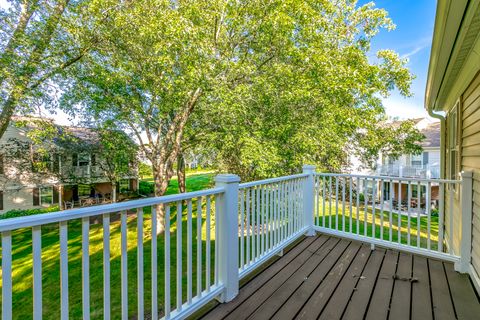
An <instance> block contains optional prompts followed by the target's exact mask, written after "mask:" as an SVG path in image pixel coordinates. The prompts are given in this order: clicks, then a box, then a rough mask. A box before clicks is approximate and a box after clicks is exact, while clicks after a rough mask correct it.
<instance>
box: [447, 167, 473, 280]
mask: <svg viewBox="0 0 480 320" xmlns="http://www.w3.org/2000/svg"><path fill="white" fill-rule="evenodd" d="M461 175H462V188H461V191H460V192H461V204H460V205H461V214H462V219H461V223H462V226H461V232H462V238H461V242H460V261H459V262H458V263H457V264H456V265H455V270H457V271H458V272H461V273H467V272H468V270H469V267H470V259H471V250H472V187H473V182H472V176H473V175H472V172H462V174H461ZM450 236H452V235H450Z"/></svg>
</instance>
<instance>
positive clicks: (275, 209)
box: [272, 183, 280, 247]
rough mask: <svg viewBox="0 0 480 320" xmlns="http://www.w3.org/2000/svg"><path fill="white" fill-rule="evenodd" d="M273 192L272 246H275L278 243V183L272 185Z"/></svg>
mask: <svg viewBox="0 0 480 320" xmlns="http://www.w3.org/2000/svg"><path fill="white" fill-rule="evenodd" d="M272 192H273V195H272V196H273V246H274V247H275V246H276V245H277V244H278V229H279V225H280V224H279V218H278V206H279V201H278V183H276V184H274V185H273V187H272Z"/></svg>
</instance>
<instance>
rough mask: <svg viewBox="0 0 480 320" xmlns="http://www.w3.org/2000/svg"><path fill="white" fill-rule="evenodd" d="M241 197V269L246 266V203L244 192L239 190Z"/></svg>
mask: <svg viewBox="0 0 480 320" xmlns="http://www.w3.org/2000/svg"><path fill="white" fill-rule="evenodd" d="M239 195H240V269H243V268H244V266H245V262H244V258H245V257H244V250H245V247H244V246H245V224H244V219H245V212H244V211H245V203H244V190H239Z"/></svg>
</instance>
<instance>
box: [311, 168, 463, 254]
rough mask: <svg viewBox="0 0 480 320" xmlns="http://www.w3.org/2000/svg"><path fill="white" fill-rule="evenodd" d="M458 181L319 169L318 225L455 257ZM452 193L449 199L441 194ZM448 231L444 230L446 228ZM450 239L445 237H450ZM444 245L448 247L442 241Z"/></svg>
mask: <svg viewBox="0 0 480 320" xmlns="http://www.w3.org/2000/svg"><path fill="white" fill-rule="evenodd" d="M461 184H462V182H461V181H460V180H444V179H418V178H399V177H384V176H364V175H349V174H332V173H318V174H317V175H316V178H315V189H316V192H315V197H316V199H315V202H316V209H315V225H316V226H317V230H319V231H323V232H327V233H331V234H336V235H340V236H346V237H350V238H355V239H358V240H362V241H366V242H370V243H372V244H380V245H384V246H387V247H391V248H397V249H401V250H407V251H410V252H414V253H419V254H424V255H428V256H432V257H437V258H442V259H445V260H449V261H455V262H457V261H458V260H459V256H458V253H457V252H454V251H453V249H452V248H453V245H452V238H453V237H452V236H448V237H446V233H447V234H448V235H452V234H453V233H454V230H453V225H454V221H453V220H454V218H455V217H454V215H453V214H450V215H449V216H448V221H447V228H446V229H445V220H444V217H445V209H446V206H448V210H449V212H453V211H454V210H453V202H454V193H455V190H457V189H458V188H460V187H461ZM444 194H449V197H447V199H449V202H448V203H447V204H446V203H445V198H444V197H443V196H442V195H444ZM444 230H445V231H444ZM446 240H447V242H446ZM444 244H446V246H445V245H444Z"/></svg>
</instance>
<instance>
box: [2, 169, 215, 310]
mask: <svg viewBox="0 0 480 320" xmlns="http://www.w3.org/2000/svg"><path fill="white" fill-rule="evenodd" d="M212 180H213V174H197V175H190V176H188V177H187V190H188V191H196V190H201V189H206V188H208V187H211V186H212ZM173 193H177V181H176V180H172V182H171V184H170V186H169V189H168V192H167V194H173ZM196 205H197V204H196V202H194V203H193V209H194V211H193V212H194V214H193V218H194V220H193V228H192V229H193V238H194V239H196V235H197V230H196ZM213 205H214V204H213V203H212V209H213ZM202 206H203V216H202V234H203V236H202V239H203V244H202V247H203V256H202V260H203V266H205V252H206V251H205V250H206V249H205V218H206V214H205V203H202ZM144 212H145V214H144V234H145V236H144V266H145V267H144V279H145V282H144V287H145V311H146V313H148V312H149V310H150V309H151V301H150V296H151V274H150V265H151V215H150V208H144ZM118 219H119V218H118V214H112V215H111V220H112V222H111V224H110V232H111V238H110V250H111V260H110V262H111V278H110V281H111V310H112V311H111V314H112V319H118V318H119V317H120V311H121V305H120V301H121V297H120V285H121V278H120V248H121V247H120V222H119V221H118ZM98 220H99V221H101V218H99V219H98ZM136 224H137V219H136V215H134V214H131V215H129V216H128V290H129V313H130V315H134V314H136V310H137V248H136V243H137V234H136V230H137V228H136ZM182 226H183V230H184V232H183V233H182V243H183V246H182V252H183V255H182V256H183V260H184V261H183V263H182V264H183V268H182V270H183V286H182V287H183V297H184V299H185V298H186V273H187V272H186V247H187V240H186V232H185V231H186V230H187V221H186V209H184V215H183V219H182ZM213 227H214V221H212V228H213ZM176 228H177V225H176V209H175V206H172V211H171V229H170V230H171V232H172V234H171V251H170V253H171V288H172V291H171V297H172V309H173V306H174V304H175V303H176V301H175V297H176V276H175V275H176V241H177V240H176V234H175V231H176ZM102 235H103V229H102V225H101V223H94V224H92V225H91V226H90V293H91V299H90V303H91V316H92V319H100V318H103V237H102ZM211 236H212V239H213V240H215V234H214V233H213V232H212V235H211ZM68 239H69V240H68V255H69V300H70V301H69V302H70V317H71V318H74V319H79V318H81V317H82V300H81V299H82V276H81V270H82V269H81V263H82V261H81V223H80V221H72V222H69V224H68ZM157 239H158V286H159V310H160V312H162V311H163V301H164V294H163V286H164V285H163V283H164V282H163V279H164V273H163V271H164V235H160V236H158V237H157ZM12 243H13V266H12V268H13V306H14V310H13V316H14V318H15V319H28V318H31V317H32V308H33V300H32V297H33V296H32V251H31V250H32V249H31V248H32V240H31V231H30V229H22V230H18V231H15V232H13V233H12ZM214 250H215V242H214V241H212V246H211V257H212V270H211V271H212V276H211V278H212V282H213V271H214V270H213V261H214V256H215V255H214V252H215V251H214ZM59 251H60V249H59V232H58V224H52V225H47V226H44V227H42V263H43V265H42V267H43V277H42V285H43V317H44V318H45V319H58V318H59V317H60V307H59V306H60V257H59ZM196 252H197V245H196V241H194V242H193V261H194V268H193V271H194V272H193V291H194V295H195V292H196V268H195V266H196V260H197V259H196V258H197V257H196ZM203 273H204V274H205V267H203ZM203 279H205V275H203ZM203 285H204V286H205V284H203ZM204 288H205V287H204Z"/></svg>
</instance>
